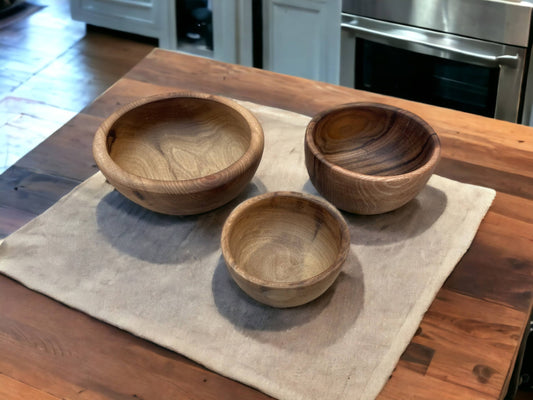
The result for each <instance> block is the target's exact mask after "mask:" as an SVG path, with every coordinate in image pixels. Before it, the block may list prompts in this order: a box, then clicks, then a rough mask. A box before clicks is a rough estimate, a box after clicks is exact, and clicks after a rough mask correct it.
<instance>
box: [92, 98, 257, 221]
mask: <svg viewBox="0 0 533 400" xmlns="http://www.w3.org/2000/svg"><path fill="white" fill-rule="evenodd" d="M262 154H263V130H262V128H261V125H260V124H259V122H258V121H257V119H256V118H255V117H254V116H253V115H252V113H250V112H249V111H248V110H246V109H245V108H244V107H241V106H240V105H238V104H237V103H235V102H233V101H231V100H229V99H226V98H222V97H218V96H212V95H209V94H201V93H168V94H163V95H158V96H153V97H148V98H142V99H139V100H137V101H134V102H132V103H130V104H128V105H127V106H125V107H124V108H122V109H121V110H119V111H117V112H115V113H113V114H112V115H111V116H110V117H109V118H107V119H106V120H105V121H104V122H103V123H102V125H101V126H100V128H99V129H98V131H97V132H96V135H95V138H94V142H93V155H94V159H95V160H96V164H97V165H98V167H99V168H100V170H101V171H102V173H103V174H104V175H105V177H106V178H107V180H108V181H109V182H110V183H111V184H112V185H113V186H114V187H115V188H116V189H117V190H118V191H119V192H120V193H122V194H123V195H124V196H126V197H127V198H129V199H130V200H132V201H134V202H135V203H137V204H139V205H141V206H143V207H146V208H148V209H150V210H153V211H157V212H160V213H164V214H173V215H190V214H198V213H202V212H206V211H210V210H213V209H215V208H217V207H219V206H222V205H223V204H225V203H227V202H228V201H230V200H232V199H233V198H235V197H236V196H237V195H238V194H239V193H240V192H241V191H242V189H243V188H244V187H245V186H246V184H247V183H248V182H249V181H250V180H251V179H252V177H253V175H254V173H255V171H256V169H257V167H258V165H259V162H260V161H261V157H262Z"/></svg>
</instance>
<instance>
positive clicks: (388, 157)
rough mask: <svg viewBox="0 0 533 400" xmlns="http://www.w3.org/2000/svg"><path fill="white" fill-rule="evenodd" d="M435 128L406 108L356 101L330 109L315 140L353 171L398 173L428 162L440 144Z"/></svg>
mask: <svg viewBox="0 0 533 400" xmlns="http://www.w3.org/2000/svg"><path fill="white" fill-rule="evenodd" d="M432 133H434V132H433V130H432V129H431V128H430V127H429V125H427V124H426V123H425V122H424V121H422V120H421V119H419V118H418V117H416V116H414V115H413V114H411V113H408V112H406V111H404V110H400V109H395V108H392V107H380V106H377V105H353V106H348V107H345V108H340V109H336V110H333V111H331V112H329V113H326V114H324V115H323V116H322V118H321V119H319V120H318V122H317V123H316V125H315V130H314V132H313V140H314V143H315V145H316V147H317V148H318V151H319V152H320V153H321V154H322V156H323V157H324V158H325V159H326V160H328V161H329V162H331V163H332V164H335V165H338V166H340V167H342V168H345V169H347V170H349V171H353V172H357V173H360V174H364V175H378V176H394V175H401V174H405V173H408V172H411V171H414V170H416V169H418V168H420V167H422V166H423V165H425V164H426V163H427V162H428V161H429V159H430V158H431V156H432V154H433V153H434V151H435V150H436V146H438V139H437V138H436V136H435V135H432Z"/></svg>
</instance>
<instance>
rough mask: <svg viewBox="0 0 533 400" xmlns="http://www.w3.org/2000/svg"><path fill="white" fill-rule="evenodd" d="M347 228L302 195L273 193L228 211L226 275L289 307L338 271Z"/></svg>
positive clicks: (262, 298)
mask: <svg viewBox="0 0 533 400" xmlns="http://www.w3.org/2000/svg"><path fill="white" fill-rule="evenodd" d="M349 246H350V233H349V231H348V227H347V225H346V222H345V221H344V219H343V217H342V215H341V214H340V213H339V211H338V210H337V209H336V208H335V207H333V206H332V205H331V204H329V203H328V202H326V201H324V200H322V199H320V198H318V197H315V196H311V195H307V194H302V193H295V192H273V193H266V194H263V195H260V196H256V197H253V198H251V199H249V200H247V201H245V202H243V203H241V204H240V205H239V206H238V207H237V208H235V209H234V210H233V212H232V213H231V214H230V216H229V217H228V218H227V220H226V222H225V223H224V227H223V229H222V239H221V247H222V253H223V255H224V259H225V260H226V265H227V268H228V271H229V273H230V275H231V276H232V277H233V279H234V280H235V282H236V283H237V285H239V287H240V288H241V289H242V290H244V292H246V293H247V294H248V295H249V296H250V297H252V298H254V299H255V300H257V301H259V302H261V303H264V304H267V305H270V306H272V307H280V308H285V307H294V306H299V305H302V304H305V303H308V302H310V301H311V300H313V299H315V298H317V297H318V296H320V295H321V294H322V293H324V292H325V291H326V289H327V288H329V287H330V286H331V284H332V283H333V282H334V281H335V279H336V278H337V276H338V275H339V273H340V271H341V268H342V265H343V263H344V261H345V259H346V256H347V254H348V250H349Z"/></svg>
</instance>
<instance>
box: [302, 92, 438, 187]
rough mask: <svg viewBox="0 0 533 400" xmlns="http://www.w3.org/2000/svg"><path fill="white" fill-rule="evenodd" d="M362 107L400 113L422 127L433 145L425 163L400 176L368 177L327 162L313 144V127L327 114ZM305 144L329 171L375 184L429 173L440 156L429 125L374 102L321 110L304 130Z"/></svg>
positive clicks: (434, 134) (406, 113) (354, 103)
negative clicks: (374, 182)
mask: <svg viewBox="0 0 533 400" xmlns="http://www.w3.org/2000/svg"><path fill="white" fill-rule="evenodd" d="M363 107H371V108H378V109H385V110H388V111H393V112H395V113H401V114H403V115H405V116H407V117H409V118H411V119H413V120H415V121H416V122H417V123H419V124H420V125H422V126H423V127H424V128H425V129H426V130H427V132H428V133H429V139H431V140H432V142H433V143H434V145H433V147H432V151H431V156H430V158H429V159H428V160H427V162H426V163H424V164H423V165H421V166H419V167H418V168H416V169H413V170H412V171H409V172H406V173H404V174H400V175H368V174H363V173H361V172H357V171H352V170H349V169H347V168H344V167H342V166H340V165H338V164H334V163H332V162H331V161H329V160H328V159H327V158H326V157H325V156H324V155H323V153H322V152H321V151H320V150H319V148H318V146H317V144H316V142H315V135H314V133H315V127H316V125H317V124H318V123H319V122H320V121H321V120H322V119H324V118H326V117H327V116H328V115H329V114H331V113H333V112H337V111H343V110H347V109H353V108H356V109H357V108H363ZM305 144H306V146H307V147H308V148H309V150H310V151H311V153H312V154H313V156H314V157H315V158H317V159H318V160H319V161H320V162H321V163H323V164H325V165H326V166H327V167H328V168H329V169H332V170H336V171H338V172H340V173H342V174H343V175H346V176H349V177H352V178H357V179H365V180H374V181H377V182H391V181H393V182H394V181H399V180H403V179H407V178H410V177H414V176H418V175H420V174H425V173H426V172H430V171H431V170H433V168H434V167H435V166H436V165H437V163H438V161H439V160H440V154H441V143H440V139H439V136H438V135H437V132H435V130H434V129H433V127H432V126H431V125H429V124H428V123H427V122H426V121H425V120H423V119H422V118H421V117H419V116H418V115H416V114H414V113H413V112H411V111H409V110H406V109H403V108H400V107H396V106H392V105H390V104H383V103H376V102H351V103H343V104H339V105H336V106H333V107H330V108H328V109H326V110H323V111H321V112H319V113H317V114H315V115H314V116H313V118H312V119H311V121H309V123H308V125H307V127H306V130H305Z"/></svg>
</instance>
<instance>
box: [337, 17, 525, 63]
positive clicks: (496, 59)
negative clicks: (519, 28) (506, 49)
mask: <svg viewBox="0 0 533 400" xmlns="http://www.w3.org/2000/svg"><path fill="white" fill-rule="evenodd" d="M341 27H342V28H346V29H349V30H352V31H355V32H357V33H363V34H365V35H366V36H367V37H369V38H371V37H374V38H382V39H388V40H393V41H395V42H398V43H414V44H418V45H422V46H426V47H430V48H432V49H436V50H441V51H447V52H450V53H453V54H456V55H459V56H464V57H467V58H472V59H477V60H479V61H482V62H483V63H484V64H485V65H487V66H495V67H497V66H508V67H513V68H514V67H516V66H517V65H518V62H519V60H520V56H519V55H518V54H516V55H510V54H502V55H497V56H493V55H487V54H480V53H476V52H472V51H469V50H461V49H457V48H454V47H450V46H446V45H443V44H440V43H433V42H431V41H430V40H427V41H426V40H422V39H417V38H413V37H409V35H402V34H401V32H399V30H396V31H395V32H385V31H379V30H375V29H371V28H367V27H364V26H359V25H357V23H350V22H343V23H341Z"/></svg>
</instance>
